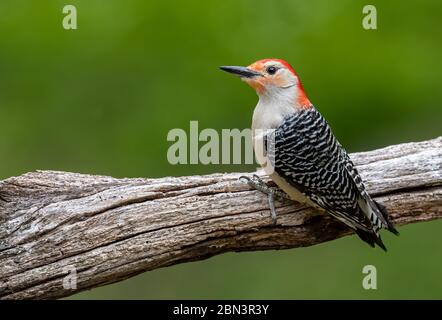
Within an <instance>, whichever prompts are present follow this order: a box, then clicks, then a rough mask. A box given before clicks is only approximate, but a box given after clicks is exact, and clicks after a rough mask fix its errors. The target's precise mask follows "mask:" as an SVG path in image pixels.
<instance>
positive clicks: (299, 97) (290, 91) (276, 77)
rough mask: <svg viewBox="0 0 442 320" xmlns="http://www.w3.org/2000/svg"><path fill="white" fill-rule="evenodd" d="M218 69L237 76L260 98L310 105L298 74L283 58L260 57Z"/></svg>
mask: <svg viewBox="0 0 442 320" xmlns="http://www.w3.org/2000/svg"><path fill="white" fill-rule="evenodd" d="M220 69H221V70H223V71H226V72H229V73H232V74H235V75H237V76H239V77H240V78H241V79H242V80H243V81H245V82H246V83H247V84H248V85H250V86H251V87H252V88H253V89H255V91H256V93H257V94H258V95H259V97H260V98H267V99H272V100H278V99H284V100H293V101H291V102H292V103H294V104H296V106H299V107H310V106H311V103H310V101H309V100H308V98H307V96H306V94H305V92H304V88H303V87H302V84H301V81H300V80H299V77H298V75H297V74H296V72H295V70H293V68H292V66H291V65H290V64H289V63H288V62H286V61H284V60H281V59H262V60H258V61H256V62H254V63H252V64H251V65H249V66H247V67H238V66H222V67H220Z"/></svg>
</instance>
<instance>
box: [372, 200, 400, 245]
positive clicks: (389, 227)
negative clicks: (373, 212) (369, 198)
mask: <svg viewBox="0 0 442 320" xmlns="http://www.w3.org/2000/svg"><path fill="white" fill-rule="evenodd" d="M373 201H374V203H375V204H376V205H377V206H378V209H379V211H380V212H381V213H382V216H383V217H384V219H385V221H387V230H388V231H390V232H391V233H394V234H395V235H397V236H398V235H399V231H397V230H396V228H395V227H394V224H393V222H391V220H390V217H389V215H388V211H387V208H385V206H384V205H383V204H380V203H379V202H377V201H375V200H373Z"/></svg>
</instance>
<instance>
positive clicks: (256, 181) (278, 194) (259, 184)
mask: <svg viewBox="0 0 442 320" xmlns="http://www.w3.org/2000/svg"><path fill="white" fill-rule="evenodd" d="M239 180H240V181H243V182H245V183H247V184H248V185H249V186H251V187H252V188H254V189H256V190H258V191H261V192H262V193H264V194H266V195H267V200H268V202H269V207H270V212H271V216H272V222H273V224H276V221H277V217H276V209H275V199H281V200H282V199H290V197H289V196H288V195H287V194H286V193H285V192H283V191H281V190H279V189H278V188H274V187H269V186H268V185H267V184H266V183H265V182H264V181H262V179H261V178H260V177H258V176H257V175H256V174H254V175H253V176H252V178H249V177H246V176H241V177H239Z"/></svg>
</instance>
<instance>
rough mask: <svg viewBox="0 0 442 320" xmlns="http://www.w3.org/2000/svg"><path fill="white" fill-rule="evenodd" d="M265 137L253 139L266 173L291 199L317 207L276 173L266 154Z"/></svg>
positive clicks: (256, 152)
mask: <svg viewBox="0 0 442 320" xmlns="http://www.w3.org/2000/svg"><path fill="white" fill-rule="evenodd" d="M262 136H263V135H254V137H253V147H254V150H255V156H256V159H257V161H258V163H259V164H260V165H261V166H262V168H263V169H264V172H265V173H266V174H267V175H268V176H269V177H270V179H272V180H273V182H275V183H276V185H277V186H278V187H279V188H280V189H282V190H283V191H284V192H285V193H286V194H287V195H288V196H289V197H290V199H292V200H294V201H296V202H300V203H303V204H307V205H309V206H313V207H317V205H315V204H314V203H313V202H312V201H311V200H310V199H308V198H307V197H305V196H304V195H303V194H302V193H301V192H299V191H298V190H297V189H296V188H294V187H293V186H292V185H290V184H289V183H288V182H287V181H286V180H285V179H284V178H283V177H281V176H280V175H279V174H278V173H277V172H275V170H274V168H273V166H272V165H271V163H270V161H269V160H268V158H267V156H266V154H265V152H264V148H263V146H264V144H263V139H262Z"/></svg>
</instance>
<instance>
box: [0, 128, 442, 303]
mask: <svg viewBox="0 0 442 320" xmlns="http://www.w3.org/2000/svg"><path fill="white" fill-rule="evenodd" d="M351 158H352V159H353V161H354V162H355V164H356V166H357V167H358V169H359V171H360V173H361V176H362V178H363V179H364V181H365V182H366V186H367V189H368V191H369V192H370V193H371V194H372V195H373V196H374V198H375V199H376V200H378V201H379V202H381V203H382V204H384V205H385V206H386V207H387V209H388V210H389V212H390V214H391V216H392V218H393V221H394V222H395V223H396V224H397V225H404V224H408V223H414V222H420V221H429V220H434V219H438V218H441V217H442V137H439V138H437V139H433V140H429V141H424V142H418V143H406V144H400V145H395V146H390V147H386V148H383V149H378V150H374V151H370V152H363V153H355V154H352V155H351ZM241 175H243V174H240V173H224V174H213V175H206V176H189V177H166V178H160V179H116V178H111V177H105V176H92V175H84V174H78V173H66V172H55V171H37V172H31V173H27V174H24V175H22V176H19V177H13V178H9V179H6V180H3V181H0V298H3V299H24V298H26V299H48V298H60V297H65V296H69V295H72V294H74V293H76V292H79V291H82V290H85V289H90V288H94V287H97V286H101V285H105V284H109V283H113V282H117V281H121V280H123V279H126V278H129V277H131V276H134V275H136V274H139V273H141V272H144V271H148V270H153V269H156V268H160V267H166V266H170V265H174V264H178V263H183V262H187V261H194V260H201V259H206V258H208V257H211V256H213V255H217V254H220V253H223V252H227V251H249V250H264V249H282V248H293V247H305V246H311V245H314V244H317V243H321V242H324V241H330V240H333V239H336V238H339V237H342V236H344V235H348V234H351V233H352V232H351V231H350V230H349V229H348V228H347V227H345V226H344V225H343V224H341V223H339V222H337V221H336V220H334V219H333V218H331V217H329V216H328V215H324V214H323V213H321V212H318V211H316V210H314V209H312V208H309V207H306V206H303V205H300V204H298V203H295V202H292V201H284V202H277V212H278V221H277V224H276V225H273V224H272V220H271V217H270V211H269V208H268V203H267V198H266V196H264V195H263V194H261V193H259V192H258V191H255V190H251V189H250V187H249V186H248V185H246V184H244V183H242V182H240V181H238V177H239V176H241ZM245 175H251V174H245ZM355 241H356V240H355ZM358 241H359V240H358ZM397 241H400V238H398V239H397ZM387 245H388V244H387ZM364 249H365V248H364ZM366 250H370V248H369V247H367V248H366Z"/></svg>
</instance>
